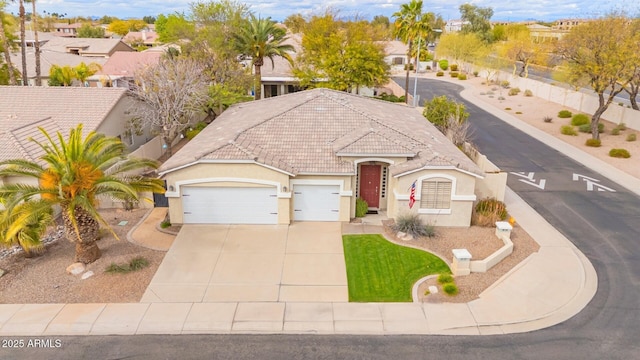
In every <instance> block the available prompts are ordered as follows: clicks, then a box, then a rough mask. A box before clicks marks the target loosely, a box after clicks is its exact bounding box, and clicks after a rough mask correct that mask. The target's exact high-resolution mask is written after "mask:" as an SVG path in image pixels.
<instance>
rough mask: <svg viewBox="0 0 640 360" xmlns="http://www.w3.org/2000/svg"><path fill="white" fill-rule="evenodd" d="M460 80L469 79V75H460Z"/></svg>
mask: <svg viewBox="0 0 640 360" xmlns="http://www.w3.org/2000/svg"><path fill="white" fill-rule="evenodd" d="M458 80H467V75H466V74H460V75H458Z"/></svg>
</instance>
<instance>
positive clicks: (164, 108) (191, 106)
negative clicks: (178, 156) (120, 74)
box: [131, 57, 209, 156]
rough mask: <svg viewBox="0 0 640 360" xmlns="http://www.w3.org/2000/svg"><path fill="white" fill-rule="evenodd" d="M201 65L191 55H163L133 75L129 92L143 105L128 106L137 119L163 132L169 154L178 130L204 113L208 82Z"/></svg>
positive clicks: (178, 133)
mask: <svg viewBox="0 0 640 360" xmlns="http://www.w3.org/2000/svg"><path fill="white" fill-rule="evenodd" d="M203 74H204V72H203V67H202V65H201V64H200V63H199V62H196V61H194V60H192V59H188V58H184V57H177V58H163V59H162V60H160V62H159V63H158V64H157V65H154V66H149V67H147V68H145V69H144V70H142V71H141V72H139V73H137V74H136V75H135V81H134V84H133V86H132V89H131V94H132V95H133V97H134V98H135V99H137V100H138V101H140V102H141V103H142V104H144V105H143V106H140V104H136V105H135V106H133V107H132V108H131V112H132V114H133V115H134V118H135V119H136V121H138V122H139V123H140V124H141V125H149V126H151V127H152V129H153V130H154V131H156V132H157V133H158V134H160V135H161V136H162V140H163V142H164V144H165V145H166V148H167V153H168V155H169V156H170V155H171V154H172V153H171V145H172V144H173V141H174V140H175V139H176V138H177V137H178V136H179V135H180V133H181V132H182V131H183V130H185V129H186V128H188V127H189V126H190V125H192V124H193V123H195V122H196V120H197V117H198V116H199V115H204V107H205V104H206V103H207V101H208V99H209V98H208V93H207V90H208V83H207V78H206V77H205V76H204V75H203Z"/></svg>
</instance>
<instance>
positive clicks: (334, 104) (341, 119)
mask: <svg viewBox="0 0 640 360" xmlns="http://www.w3.org/2000/svg"><path fill="white" fill-rule="evenodd" d="M159 174H160V175H161V177H162V178H163V179H165V180H166V183H167V186H168V187H167V189H168V191H167V193H166V196H167V198H168V199H169V214H170V218H171V223H172V224H190V223H193V224H201V223H231V224H235V223H247V224H289V223H291V222H292V221H349V220H350V219H351V218H353V217H354V216H355V204H356V198H363V199H365V200H366V201H367V202H368V204H369V208H370V210H378V211H386V213H387V216H388V217H391V218H393V217H396V216H398V215H400V214H403V213H407V212H414V213H418V214H420V215H421V216H422V217H423V218H424V220H426V221H427V222H428V223H431V224H434V225H437V226H461V227H465V226H469V225H470V220H471V213H472V208H473V203H474V201H475V200H476V195H475V193H474V192H475V188H476V180H478V179H481V178H483V172H482V171H481V170H480V169H479V168H478V167H477V166H476V165H475V164H474V163H473V162H472V161H471V160H470V159H469V158H468V157H467V156H466V155H465V154H464V153H462V152H461V151H460V150H458V148H456V147H455V146H454V145H453V144H452V143H451V142H449V141H448V140H447V138H446V137H445V136H444V135H443V134H442V133H440V132H439V131H438V130H437V129H436V128H435V127H434V126H433V125H432V124H431V123H429V122H428V121H427V120H426V119H425V118H424V117H423V116H422V115H421V114H420V112H418V111H416V109H414V108H410V107H407V106H405V105H400V104H394V103H390V102H384V101H380V100H375V99H370V98H367V97H363V96H358V95H352V94H348V93H345V92H339V91H334V90H329V89H314V90H308V91H303V92H298V93H295V94H288V95H283V96H279V97H275V98H270V99H264V100H260V101H253V102H247V103H242V104H237V105H234V106H232V107H230V108H229V109H228V110H226V111H225V112H224V113H223V114H222V115H221V116H220V117H219V118H218V119H216V120H215V122H213V123H212V124H211V125H209V126H208V127H207V128H205V129H204V130H203V131H202V132H201V133H200V134H199V135H197V136H196V137H195V138H194V139H193V140H192V141H191V142H189V143H187V144H186V145H185V146H184V147H183V148H182V149H181V150H180V151H178V152H177V153H176V154H174V155H173V156H172V157H171V158H169V159H168V160H167V161H166V162H165V163H164V164H163V165H162V166H161V168H160V169H159ZM414 183H415V186H416V187H415V197H414V199H415V204H414V206H413V208H411V209H410V208H409V205H408V204H409V201H410V198H411V195H410V194H411V191H410V189H411V186H412V184H414Z"/></svg>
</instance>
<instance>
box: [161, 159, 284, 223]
mask: <svg viewBox="0 0 640 360" xmlns="http://www.w3.org/2000/svg"><path fill="white" fill-rule="evenodd" d="M163 178H164V179H165V180H166V181H167V188H168V189H169V191H168V193H167V197H168V199H169V217H170V218H171V222H172V223H175V224H182V223H183V219H182V215H183V209H182V200H181V198H180V195H181V193H182V188H183V187H187V186H199V187H203V186H204V187H206V186H211V187H224V186H226V187H276V188H277V189H276V190H277V191H278V223H279V224H289V223H290V219H291V218H290V211H289V210H290V209H289V208H290V206H289V202H290V199H289V197H290V193H286V192H283V191H282V187H283V186H287V187H288V186H289V175H287V174H285V173H282V172H278V171H276V170H273V169H270V168H267V167H264V166H260V165H257V164H253V163H251V164H210V163H209V164H196V165H192V166H189V167H186V168H184V169H180V170H177V171H174V172H170V173H168V174H166V175H165V176H164V177H163ZM172 188H173V191H171V189H172Z"/></svg>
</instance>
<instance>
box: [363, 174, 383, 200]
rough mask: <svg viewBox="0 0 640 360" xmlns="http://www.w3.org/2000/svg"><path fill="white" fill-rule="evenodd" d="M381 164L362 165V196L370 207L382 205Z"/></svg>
mask: <svg viewBox="0 0 640 360" xmlns="http://www.w3.org/2000/svg"><path fill="white" fill-rule="evenodd" d="M381 168H382V167H381V166H380V165H360V197H361V198H362V199H364V200H365V201H366V202H367V204H369V207H370V208H377V207H379V205H380V171H381Z"/></svg>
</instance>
